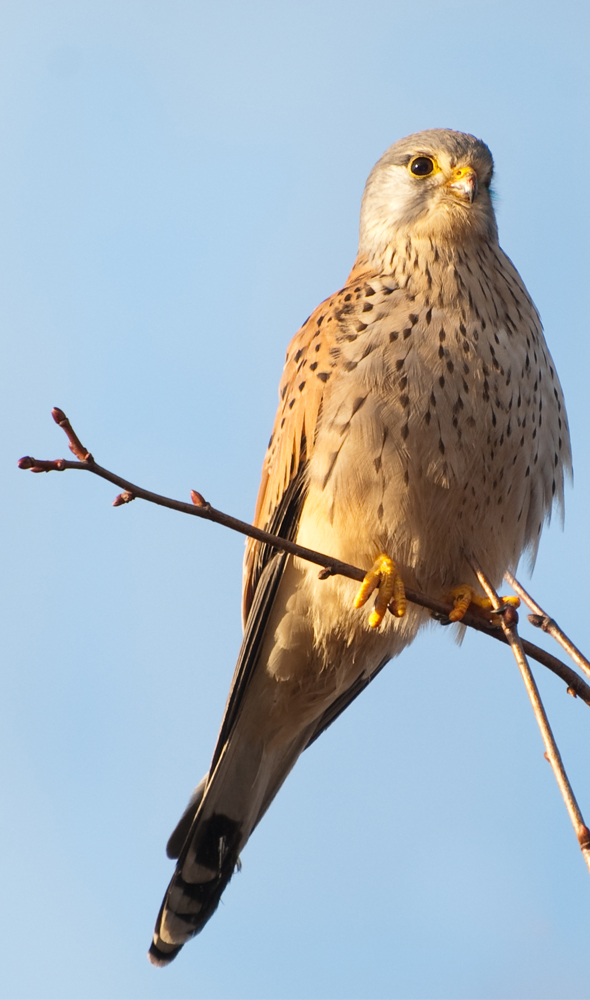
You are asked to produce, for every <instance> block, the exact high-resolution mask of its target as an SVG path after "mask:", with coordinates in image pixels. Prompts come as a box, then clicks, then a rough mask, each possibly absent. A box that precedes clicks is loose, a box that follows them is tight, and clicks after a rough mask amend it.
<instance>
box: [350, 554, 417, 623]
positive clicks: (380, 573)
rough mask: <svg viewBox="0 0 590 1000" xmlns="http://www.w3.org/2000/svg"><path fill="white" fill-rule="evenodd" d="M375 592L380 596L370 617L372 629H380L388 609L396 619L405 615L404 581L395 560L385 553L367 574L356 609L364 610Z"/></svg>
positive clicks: (359, 592)
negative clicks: (363, 607) (364, 606)
mask: <svg viewBox="0 0 590 1000" xmlns="http://www.w3.org/2000/svg"><path fill="white" fill-rule="evenodd" d="M374 590H378V594H377V597H376V598H375V606H374V608H373V610H372V612H371V614H370V616H369V625H370V626H371V628H378V627H379V625H380V624H381V622H382V621H383V619H384V617H385V615H386V613H387V609H388V608H389V610H390V611H391V612H392V614H394V615H395V616H396V618H402V617H403V616H404V615H405V613H406V606H407V601H406V592H405V589H404V584H403V580H402V578H401V576H400V575H399V573H398V571H397V567H396V565H395V563H394V561H393V559H390V557H389V556H386V555H384V554H383V553H382V554H381V555H379V556H377V558H376V560H375V562H374V563H373V565H372V566H371V569H370V570H369V572H368V573H367V574H366V576H365V579H364V580H363V582H362V584H361V586H360V588H359V591H358V594H357V595H356V598H355V601H354V606H355V608H362V606H363V604H365V603H366V602H367V600H368V599H369V597H370V596H371V594H372V593H373V591H374Z"/></svg>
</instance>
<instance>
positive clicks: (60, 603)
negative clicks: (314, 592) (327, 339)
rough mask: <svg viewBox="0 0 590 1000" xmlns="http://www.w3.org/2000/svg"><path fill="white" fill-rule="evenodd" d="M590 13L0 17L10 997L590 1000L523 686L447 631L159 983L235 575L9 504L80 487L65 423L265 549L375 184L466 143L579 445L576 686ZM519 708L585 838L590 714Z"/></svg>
mask: <svg viewBox="0 0 590 1000" xmlns="http://www.w3.org/2000/svg"><path fill="white" fill-rule="evenodd" d="M589 11H590V7H589V6H588V5H587V4H586V3H584V2H582V0H581V2H579V3H575V2H570V0H565V2H562V3H560V4H553V3H548V2H543V0H541V2H536V3H527V2H522V3H518V2H517V3H514V2H511V3H504V2H494V3H493V4H492V3H484V2H480V0H472V2H471V3H470V4H465V3H459V2H451V0H439V2H434V0H424V2H423V3H421V4H419V5H411V4H408V3H398V2H392V0H389V2H385V3H382V4H379V5H377V4H366V5H364V6H363V5H359V4H356V3H350V2H349V0H340V2H326V0H317V2H313V3H309V2H305V0H298V2H282V3H278V2H276V3H271V2H243V3H239V2H224V0H216V2H215V3H208V4H206V3H200V2H197V0H195V2H183V0H166V2H157V3H155V2H150V0H141V2H136V0H116V2H96V0H75V2H73V0H72V2H64V0H52V2H51V3H47V2H46V0H42V2H36V0H18V2H14V0H13V2H7V0H3V2H0V128H1V130H2V143H1V153H0V198H1V202H2V219H3V225H2V229H3V239H2V241H1V244H0V253H1V254H2V261H1V267H2V274H3V278H4V280H3V281H2V283H1V292H0V294H1V302H2V317H3V322H2V330H3V335H2V344H3V347H2V351H3V360H4V364H3V365H2V369H3V371H2V376H1V377H2V394H3V399H4V410H3V413H4V432H3V434H2V441H1V444H0V447H1V449H2V455H1V459H2V469H3V470H4V471H3V476H4V480H3V481H4V483H5V485H4V488H3V490H2V496H1V500H0V502H1V503H2V506H3V513H2V524H3V525H4V526H5V529H6V530H5V533H4V538H3V543H2V549H3V553H4V562H5V565H6V568H5V570H4V573H3V574H2V607H3V610H4V612H5V623H4V629H3V632H4V636H5V639H4V649H5V652H6V657H5V667H4V670H5V674H4V683H3V696H2V699H1V706H0V713H1V720H0V744H1V746H0V781H1V789H2V791H1V795H2V803H3V808H2V819H1V821H0V847H1V850H0V886H1V897H0V898H2V900H3V905H2V908H1V910H0V933H1V939H2V943H3V959H2V974H1V977H0V981H1V983H0V995H1V996H2V997H6V998H11V1000H12V998H14V1000H35V998H40V1000H46V998H47V1000H49V998H59V1000H69V998H72V1000H73V998H76V1000H95V998H97V1000H98V998H113V1000H139V998H162V1000H164V998H166V1000H169V998H183V1000H193V998H194V1000H197V998H198V1000H202V998H215V1000H217V998H219V1000H221V998H239V1000H249V998H252V1000H255V998H257V1000H265V998H268V1000H291V998H293V1000H295V998H309V1000H315V998H318V1000H320V998H321V1000H347V998H357V1000H359V998H361V1000H365V998H367V1000H378V998H379V1000H381V998H383V1000H393V998H410V1000H422V998H425V1000H437V998H448V1000H459V998H477V1000H480V998H481V1000H488V998H490V1000H491V998H516V1000H521V998H522V1000H524V998H559V1000H563V998H588V997H590V962H589V960H588V940H589V937H590V881H589V879H588V873H587V871H586V869H585V867H584V865H583V862H582V859H581V857H580V855H579V852H578V849H577V845H576V841H575V838H574V835H573V833H572V830H571V827H570V826H569V822H568V819H567V816H566V813H565V809H564V808H563V806H562V804H561V801H560V799H559V796H558V793H557V790H556V787H555V783H554V781H553V778H552V776H551V772H550V769H549V766H548V765H547V763H546V762H545V761H544V759H543V748H542V744H541V740H540V737H539V735H538V733H537V731H536V728H535V723H534V720H533V718H532V713H531V711H530V709H529V706H528V703H527V700H526V697H525V694H524V690H523V687H522V683H521V681H520V678H519V676H518V674H517V670H516V667H515V666H514V664H513V663H512V661H511V659H510V658H509V655H508V653H506V652H504V651H503V650H502V649H501V648H500V647H498V648H497V649H496V648H495V645H494V646H493V648H492V645H493V644H492V643H491V642H489V641H488V642H486V641H484V640H483V639H482V638H480V637H477V636H474V637H472V636H468V637H467V638H466V640H465V642H464V643H463V645H462V647H457V646H456V645H455V644H454V642H453V640H452V638H451V636H450V635H449V634H448V632H443V631H442V630H440V629H436V628H432V629H431V630H429V631H427V632H426V633H424V635H422V636H421V637H420V638H419V639H418V640H417V641H416V643H415V644H414V646H413V647H412V648H411V649H410V650H408V651H407V652H406V653H404V655H403V657H402V658H400V659H399V660H397V661H395V662H394V663H392V664H391V665H390V666H389V667H388V668H387V670H386V671H384V673H383V674H382V675H381V677H380V678H379V679H378V680H377V681H376V682H375V684H374V685H373V686H372V687H371V688H370V689H369V690H368V691H367V692H366V693H365V694H364V695H363V697H362V698H361V699H359V701H358V702H357V703H355V705H354V706H353V707H352V708H351V709H350V710H349V711H348V712H347V713H346V714H345V715H344V716H343V717H342V719H340V720H339V721H338V723H337V724H336V725H335V726H334V727H333V728H332V729H331V730H330V731H329V732H328V733H327V734H325V736H323V737H322V739H321V740H320V741H319V742H318V743H317V744H315V745H314V747H313V748H312V749H311V750H310V751H309V752H307V753H306V754H305V755H304V756H303V758H302V759H301V760H300V762H299V763H298V765H297V767H296V769H295V771H294V772H293V774H292V775H291V776H290V777H289V780H288V782H287V784H286V785H285V787H284V789H283V790H282V791H281V793H280V795H279V797H278V799H277V800H276V802H275V803H274V805H273V807H272V809H271V810H270V811H269V813H268V815H267V816H266V817H265V819H264V822H263V823H262V824H261V826H260V828H259V829H258V830H257V831H256V833H255V835H254V837H253V838H252V841H251V842H250V844H249V845H248V847H247V848H246V850H245V851H244V856H243V864H244V868H243V871H242V874H241V875H240V876H239V877H238V876H236V878H234V880H233V881H232V883H231V886H230V887H229V889H228V891H227V892H226V894H225V896H224V902H223V904H222V905H221V906H220V909H219V911H218V912H217V914H216V916H215V918H214V919H213V920H212V922H211V923H210V924H209V925H208V927H207V928H206V930H205V931H204V933H203V934H202V935H201V936H200V937H199V938H198V939H197V940H196V941H195V942H193V943H191V945H190V946H188V947H187V948H186V949H185V950H184V951H183V952H182V953H181V955H180V957H179V959H178V960H177V961H176V962H175V963H174V964H173V965H172V966H171V967H170V968H169V969H167V970H163V971H158V970H155V969H153V968H152V967H151V966H149V965H148V963H147V960H146V957H145V952H146V949H147V947H148V944H149V941H150V936H151V932H152V928H153V923H154V919H155V916H156V913H157V911H158V907H159V904H160V901H161V897H162V894H163V892H164V889H165V887H166V885H167V882H168V879H169V876H170V873H171V865H170V862H169V861H168V860H167V859H166V857H165V854H164V846H165V843H166V839H167V837H168V835H169V833H170V831H171V830H172V827H173V826H174V824H175V823H176V821H177V819H178V817H179V815H180V813H181V811H182V809H183V807H184V804H185V802H186V800H187V798H188V796H189V793H190V791H191V789H192V787H193V786H194V784H196V782H197V781H198V780H199V779H200V777H201V776H202V774H203V773H204V771H205V770H206V769H207V766H208V762H209V758H210V755H211V752H212V749H213V745H214V741H215V736H216V732H217V728H218V726H219V722H220V719H221V713H222V710H223V705H224V701H225V697H226V694H227V690H228V687H229V682H230V678H231V674H232V671H233V665H234V662H235V657H236V653H237V650H238V647H239V642H240V619H239V595H240V582H241V558H242V551H243V543H242V540H241V539H240V538H239V537H238V536H234V535H231V534H230V533H229V532H226V531H224V530H223V529H221V528H219V527H217V526H215V525H207V524H204V523H203V524H201V523H199V522H196V521H193V520H190V521H189V519H188V518H183V517H182V516H181V515H179V514H175V513H172V512H169V511H164V510H161V509H157V508H155V507H150V506H148V505H147V504H142V503H141V502H139V501H137V502H135V503H134V504H131V505H130V506H129V507H124V508H120V509H113V508H112V507H111V501H112V499H113V498H114V495H115V494H116V492H117V490H116V489H114V488H111V487H110V486H109V485H108V484H106V483H103V482H100V481H98V480H96V479H94V478H93V477H90V476H87V475H86V474H84V475H81V474H76V473H66V474H64V475H58V474H52V475H50V476H32V475H30V474H27V475H25V474H24V473H22V472H19V471H18V470H17V469H16V459H17V458H18V457H19V456H20V455H23V454H30V453H32V454H34V455H35V456H36V457H59V456H61V455H64V454H65V453H66V442H65V438H64V436H63V435H62V434H61V432H60V431H59V430H58V428H57V427H56V426H55V425H54V424H53V422H52V421H51V418H50V411H51V408H52V406H56V405H57V406H61V407H62V408H63V409H64V410H65V411H66V413H67V414H68V415H69V416H70V417H71V419H72V421H73V423H74V426H75V427H76V429H77V430H78V432H79V434H80V436H81V438H82V440H83V442H84V443H85V444H86V446H87V447H89V448H90V449H91V450H92V451H93V453H94V455H95V457H96V459H97V461H99V462H101V463H102V464H104V465H106V466H107V467H109V468H111V469H113V470H114V471H117V472H119V473H120V474H121V475H125V476H127V477H129V478H130V479H132V480H133V481H135V482H138V483H141V484H142V485H144V486H146V487H148V488H152V489H154V490H156V491H160V492H163V493H166V494H168V495H172V496H176V497H179V498H185V499H188V495H189V491H190V489H198V490H200V491H201V492H202V493H203V494H204V495H205V496H206V497H207V498H208V499H209V500H211V501H212V502H213V503H214V504H215V506H217V507H220V508H222V509H225V510H228V511H230V512H232V513H234V514H236V515H237V516H239V517H242V518H244V519H247V520H249V519H250V518H251V516H252V513H253V508H254V501H255V497H256V492H257V488H258V481H259V471H260V466H261V462H262V458H263V455H264V450H265V445H266V442H267V440H268V436H269V432H270V427H271V424H272V419H273V416H274V410H275V406H276V399H277V385H278V380H279V376H280V371H281V367H282V362H283V358H284V352H285V348H286V345H287V343H288V341H289V339H290V338H291V336H292V335H293V334H294V332H295V331H296V329H297V328H298V326H299V325H300V324H301V322H302V321H303V320H304V319H305V318H306V316H307V315H308V314H309V313H310V312H311V311H312V309H313V308H314V307H315V306H316V305H317V304H318V303H319V302H320V301H321V300H322V299H323V298H325V297H326V296H327V295H328V294H330V293H331V292H333V291H334V290H335V289H337V288H338V287H339V286H340V285H341V284H342V282H343V281H344V279H345V277H346V275H347V273H348V270H349V268H350V265H351V263H352V261H353V259H354V256H355V252H356V238H357V227H358V210H359V204H360V198H361V194H362V190H363V186H364V182H365V179H366V176H367V174H368V172H369V170H370V168H371V167H372V165H373V163H374V162H375V160H376V159H377V158H378V157H379V156H380V155H381V153H382V152H383V151H384V149H385V148H387V146H389V145H390V144H391V143H392V142H393V141H395V140H396V139H398V138H400V137H402V136H404V135H406V134H408V133H409V132H414V131H417V130H419V129H422V128H428V127H436V126H444V127H453V128H457V129H462V130H465V131H471V132H473V133H475V134H476V135H478V136H481V137H482V138H483V139H485V141H486V142H488V144H489V145H490V147H491V149H492V151H493V153H494V156H495V159H496V185H495V186H496V192H497V199H496V207H497V213H498V221H499V227H500V236H501V242H502V245H503V247H504V249H505V250H506V251H507V253H508V254H509V255H510V257H512V259H513V260H514V261H515V263H516V265H517V267H518V268H519V270H520V272H521V274H522V276H523V277H524V279H525V281H526V283H527V285H528V288H529V290H530V292H531V294H532V296H533V298H534V299H535V301H536V303H537V305H538V307H539V309H540V311H541V314H542V316H543V319H544V323H545V327H546V332H547V337H548V340H549V344H550V348H551V351H552V354H553V357H554V359H555V361H556V364H557V367H558V370H559V373H560V376H561V380H562V383H563V387H564V390H565V394H566V399H567V402H568V411H569V416H570V423H571V429H572V440H573V448H574V464H575V490H573V491H571V490H570V491H568V494H567V498H566V499H567V514H566V522H565V531H564V532H562V531H561V530H560V527H559V524H558V523H557V520H558V519H556V523H555V524H554V525H553V526H552V528H551V530H550V531H549V532H548V533H547V534H546V535H545V536H544V538H543V541H542V544H541V550H540V554H539V558H538V561H537V567H536V570H535V574H534V579H533V583H532V584H531V587H532V589H533V590H534V593H535V594H536V595H537V597H538V600H539V601H540V602H541V603H542V604H544V605H546V606H547V607H548V608H549V609H550V610H551V612H552V613H553V614H554V615H555V616H556V617H557V618H558V619H559V620H560V621H561V622H562V624H563V625H564V627H565V628H566V629H567V630H569V631H570V633H571V634H572V636H573V638H574V639H575V640H576V641H577V642H578V644H579V645H581V646H582V647H583V648H586V650H588V649H590V629H589V622H588V611H587V602H586V600H585V597H586V593H587V571H586V566H587V561H588V557H589V554H590V551H589V545H588V518H587V508H588V495H589V491H590V461H589V459H590V447H589V444H588V437H587V416H586V408H587V401H588V395H587V393H588V388H587V381H588V380H587V373H588V371H589V370H590V347H589V338H588V310H587V307H586V295H587V291H586V289H587V283H588V273H589V264H590V261H589V255H588V240H587V234H588V231H589V221H590V220H589V218H588V204H589V202H588V193H587V188H588V180H587V174H588V163H589V162H590V148H589V129H588V99H589V96H590V95H589V92H588V91H589V87H588V82H589V80H588V76H589V74H588V64H589V60H588V41H587V39H588V30H589V28H590V23H589V22H590V17H589ZM523 576H524V578H525V579H527V575H526V572H525V571H523ZM536 673H537V676H538V680H539V683H540V686H541V689H542V692H543V695H544V696H545V698H546V704H547V708H548V711H549V713H550V717H551V719H552V722H553V724H554V727H555V731H556V735H557V737H558V740H559V744H560V747H561V750H562V754H563V756H564V759H565V762H566V765H567V767H568V769H569V772H570V775H571V778H572V781H573V783H574V786H575V788H576V791H577V794H578V797H579V800H580V804H581V806H582V809H583V810H585V814H586V820H587V821H588V819H589V818H590V779H589V774H590V770H589V768H588V755H589V753H590V715H589V714H588V709H587V708H586V706H584V705H583V704H582V703H581V702H579V701H578V702H576V701H574V700H573V699H570V698H568V697H566V694H565V688H564V686H563V684H561V682H558V681H557V680H555V679H553V678H552V677H551V676H549V675H547V674H546V672H545V671H543V670H542V669H541V668H538V669H537V671H536Z"/></svg>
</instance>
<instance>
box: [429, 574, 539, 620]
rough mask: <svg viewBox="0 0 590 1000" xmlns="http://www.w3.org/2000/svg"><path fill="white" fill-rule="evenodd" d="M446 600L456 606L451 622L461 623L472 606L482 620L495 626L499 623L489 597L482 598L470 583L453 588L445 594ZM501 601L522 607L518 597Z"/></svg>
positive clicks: (452, 612)
mask: <svg viewBox="0 0 590 1000" xmlns="http://www.w3.org/2000/svg"><path fill="white" fill-rule="evenodd" d="M444 599H445V601H449V603H451V602H452V603H453V605H454V607H453V610H452V611H451V613H450V614H449V620H450V621H452V622H460V621H461V619H462V618H463V616H464V615H465V612H466V611H467V609H468V608H469V607H470V606H471V605H473V606H472V607H471V610H472V611H474V612H475V614H480V615H481V617H482V618H485V619H486V620H487V621H490V622H493V623H494V624H496V623H497V621H498V617H497V615H496V614H495V612H494V609H493V607H492V602H491V601H490V599H489V597H482V596H481V594H478V593H477V591H476V590H474V589H473V587H471V586H470V585H469V584H468V583H462V584H461V586H460V587H453V589H452V590H450V591H449V593H448V594H445V598H444ZM500 600H501V601H502V604H510V605H512V607H513V608H518V607H520V599H519V598H518V597H501V598H500Z"/></svg>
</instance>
